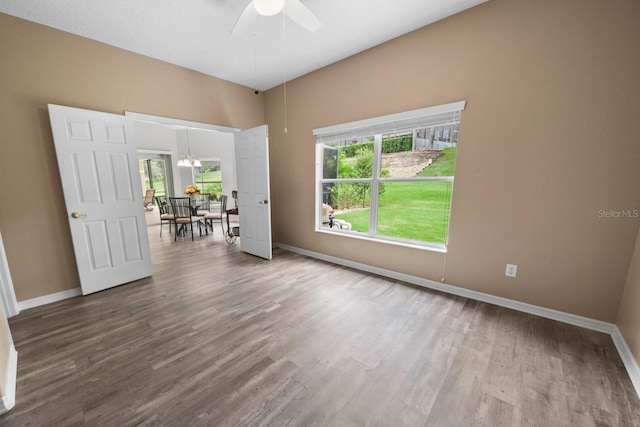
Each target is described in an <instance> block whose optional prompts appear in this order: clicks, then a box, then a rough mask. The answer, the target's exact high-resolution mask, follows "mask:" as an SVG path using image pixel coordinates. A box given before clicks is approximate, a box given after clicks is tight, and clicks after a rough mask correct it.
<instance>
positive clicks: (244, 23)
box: [231, 0, 322, 36]
mask: <svg viewBox="0 0 640 427" xmlns="http://www.w3.org/2000/svg"><path fill="white" fill-rule="evenodd" d="M280 11H282V12H284V14H285V15H286V16H288V17H289V18H290V19H291V20H292V21H293V22H295V23H296V24H298V25H300V26H301V27H302V28H304V29H306V30H308V31H311V32H314V31H316V30H317V29H318V28H320V25H322V23H321V22H320V20H319V19H318V17H317V16H316V15H315V14H314V13H313V12H311V10H309V8H308V7H307V6H305V5H303V4H302V2H301V1H300V0H251V2H250V3H249V4H248V5H247V7H246V8H245V9H244V11H243V12H242V14H241V15H240V17H239V18H238V20H237V21H236V23H235V24H234V26H233V28H232V29H231V36H238V35H240V34H242V33H244V32H245V31H247V30H248V29H249V27H250V26H251V24H252V23H253V18H254V17H255V14H256V13H258V14H260V15H263V16H272V15H275V14H277V13H279V12H280Z"/></svg>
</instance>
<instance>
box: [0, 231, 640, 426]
mask: <svg viewBox="0 0 640 427" xmlns="http://www.w3.org/2000/svg"><path fill="white" fill-rule="evenodd" d="M218 231H219V230H218ZM163 234H164V235H163V236H162V237H160V236H159V235H158V230H157V227H150V233H149V235H150V245H151V250H152V258H153V268H154V274H153V277H151V278H147V279H143V280H140V281H137V282H134V283H131V284H127V285H123V286H120V287H117V288H114V289H110V290H107V291H103V292H99V293H97V294H93V295H89V296H86V297H77V298H72V299H69V300H65V301H60V302H57V303H54V304H49V305H47V306H43V307H37V308H33V309H30V310H25V311H23V312H22V313H21V314H20V315H18V316H16V317H14V318H12V319H10V324H11V328H12V333H13V337H14V340H15V343H16V347H17V350H18V354H19V356H18V383H17V400H16V406H15V408H14V409H12V410H11V411H10V412H9V413H7V414H5V415H3V416H1V417H0V425H2V426H3V427H4V426H7V427H11V426H24V425H31V426H51V425H65V426H67V425H69V426H75V425H114V426H133V425H142V426H184V425H189V426H199V425H202V426H284V425H289V426H313V425H318V426H320V425H323V426H345V427H354V426H394V427H395V426H419V425H427V426H431V425H436V426H440V425H443V426H445V425H446V426H468V425H488V426H513V425H545V426H546V425H567V426H570V425H580V426H590V425H594V426H595V425H625V426H626V425H639V424H640V401H639V399H638V396H637V395H636V394H635V390H634V388H633V385H632V384H631V381H630V380H629V377H628V375H627V374H626V372H625V370H624V366H623V364H622V361H621V360H620V357H619V356H618V354H617V352H616V350H615V346H614V345H613V342H612V341H611V338H610V337H609V336H607V335H606V334H601V333H597V332H593V331H589V330H585V329H581V328H578V327H574V326H570V325H566V324H561V323H558V322H555V321H551V320H548V319H542V318H539V317H536V316H532V315H528V314H524V313H519V312H515V311H512V310H508V309H505V308H501V307H497V306H493V305H489V304H485V303H481V302H477V301H471V300H467V299H465V298H462V297H457V296H451V295H446V294H443V293H440V292H433V291H429V290H425V289H421V288H417V287H414V286H409V285H405V284H402V283H400V282H397V281H395V280H388V279H385V278H382V277H379V276H375V275H368V274H363V273H361V272H358V271H354V270H352V269H349V268H346V267H342V266H336V265H332V264H330V263H326V262H322V261H317V260H313V259H310V258H308V257H304V256H301V255H298V254H294V253H290V252H287V251H284V250H281V249H276V250H274V258H273V260H271V261H265V260H262V259H260V258H256V257H253V256H250V255H247V254H244V253H241V252H240V251H239V248H238V244H235V245H227V244H226V243H225V242H224V240H223V239H222V236H221V235H220V233H219V232H218V233H214V235H213V236H212V235H209V236H203V237H201V238H196V240H195V241H194V242H192V241H191V239H190V238H189V239H184V240H180V239H179V240H178V241H177V242H174V241H173V236H172V235H170V234H168V233H163Z"/></svg>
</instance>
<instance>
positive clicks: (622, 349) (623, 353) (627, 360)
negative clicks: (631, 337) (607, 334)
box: [611, 326, 640, 396]
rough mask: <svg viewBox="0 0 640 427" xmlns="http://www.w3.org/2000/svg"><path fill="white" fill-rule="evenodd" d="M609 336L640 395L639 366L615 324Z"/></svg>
mask: <svg viewBox="0 0 640 427" xmlns="http://www.w3.org/2000/svg"><path fill="white" fill-rule="evenodd" d="M611 338H612V339H613V343H614V344H615V345H616V348H617V349H618V353H619V354H620V358H621V359H622V363H624V367H625V368H626V369H627V373H628V374H629V378H631V382H632V383H633V386H634V387H635V389H636V393H638V396H640V367H638V362H636V359H635V357H633V353H632V352H631V349H630V348H629V346H628V345H627V342H626V341H625V340H624V337H623V336H622V333H620V329H618V327H617V326H614V327H613V331H612V332H611Z"/></svg>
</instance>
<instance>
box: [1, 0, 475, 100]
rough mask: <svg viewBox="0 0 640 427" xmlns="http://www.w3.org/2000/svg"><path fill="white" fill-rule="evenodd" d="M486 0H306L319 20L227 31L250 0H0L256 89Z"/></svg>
mask: <svg viewBox="0 0 640 427" xmlns="http://www.w3.org/2000/svg"><path fill="white" fill-rule="evenodd" d="M484 1H486V0H303V2H304V4H305V5H306V6H307V7H308V8H309V9H310V10H311V11H312V12H313V13H315V14H316V16H318V18H319V19H320V21H322V26H321V27H320V29H319V30H317V31H316V32H315V33H310V32H308V31H306V30H304V29H302V28H301V27H299V26H298V25H296V24H295V23H294V22H293V21H291V20H289V19H288V18H286V19H283V17H282V14H279V15H276V16H272V17H264V16H258V17H257V18H256V21H255V22H254V26H253V30H252V31H248V32H247V33H245V34H242V35H240V36H236V37H229V34H230V32H231V29H232V27H233V25H234V23H235V21H236V19H237V18H238V16H240V14H241V13H242V11H243V10H244V8H245V7H246V5H247V4H248V3H249V0H0V12H3V13H6V14H9V15H14V16H17V17H20V18H23V19H27V20H29V21H33V22H37V23H40V24H43V25H47V26H49V27H53V28H57V29H60V30H63V31H67V32H69V33H73V34H77V35H80V36H83V37H87V38H90V39H93V40H97V41H100V42H103V43H106V44H109V45H112V46H116V47H119V48H122V49H126V50H129V51H132V52H136V53H139V54H142V55H146V56H150V57H152V58H156V59H159V60H162V61H166V62H169V63H172V64H176V65H179V66H182V67H185V68H189V69H192V70H196V71H200V72H202V73H204V74H208V75H211V76H214V77H219V78H221V79H224V80H228V81H231V82H235V83H239V84H241V85H244V86H248V87H251V88H256V89H259V90H266V89H270V88H272V87H274V86H277V85H278V84H281V83H282V82H283V80H284V78H285V76H286V79H287V80H291V79H293V78H296V77H299V76H301V75H303V74H306V73H309V72H311V71H314V70H317V69H319V68H322V67H324V66H326V65H329V64H331V63H334V62H336V61H339V60H341V59H344V58H346V57H349V56H351V55H354V54H356V53H358V52H362V51H363V50H366V49H368V48H371V47H373V46H376V45H379V44H381V43H383V42H385V41H388V40H391V39H393V38H396V37H398V36H400V35H402V34H406V33H408V32H411V31H413V30H416V29H418V28H421V27H424V26H425V25H428V24H430V23H432V22H435V21H438V20H440V19H443V18H445V17H447V16H450V15H453V14H455V13H458V12H461V11H463V10H465V9H468V8H470V7H473V6H475V5H477V4H480V3H483V2H484Z"/></svg>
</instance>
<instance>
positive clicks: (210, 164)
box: [195, 160, 222, 199]
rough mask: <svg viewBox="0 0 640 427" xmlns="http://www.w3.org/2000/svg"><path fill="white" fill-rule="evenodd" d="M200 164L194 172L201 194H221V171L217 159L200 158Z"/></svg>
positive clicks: (217, 196) (218, 195)
mask: <svg viewBox="0 0 640 427" xmlns="http://www.w3.org/2000/svg"><path fill="white" fill-rule="evenodd" d="M201 163H202V166H201V167H200V168H199V169H197V171H196V173H195V182H196V184H197V185H198V187H200V191H201V192H202V194H208V195H210V196H214V195H215V198H216V199H217V198H219V197H220V196H222V171H221V168H220V166H221V165H220V161H219V160H202V161H201Z"/></svg>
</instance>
